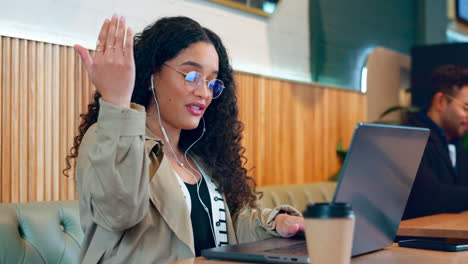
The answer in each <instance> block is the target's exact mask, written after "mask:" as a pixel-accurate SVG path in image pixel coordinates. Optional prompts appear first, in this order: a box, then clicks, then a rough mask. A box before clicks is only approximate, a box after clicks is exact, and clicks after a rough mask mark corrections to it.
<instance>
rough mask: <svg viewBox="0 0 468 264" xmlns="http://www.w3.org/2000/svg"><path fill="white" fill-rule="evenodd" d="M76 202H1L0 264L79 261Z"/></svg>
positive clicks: (79, 236) (80, 231)
mask: <svg viewBox="0 0 468 264" xmlns="http://www.w3.org/2000/svg"><path fill="white" fill-rule="evenodd" d="M82 240H83V231H82V230H81V226H80V222H79V212H78V202H77V201H55V202H37V203H18V204H0V263H18V264H20V263H25V264H26V263H27V264H36V263H38V264H39V263H41V264H42V263H57V264H59V263H67V264H68V263H71V264H73V263H78V258H79V251H80V250H79V248H80V244H81V241H82Z"/></svg>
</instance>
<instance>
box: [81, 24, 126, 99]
mask: <svg viewBox="0 0 468 264" xmlns="http://www.w3.org/2000/svg"><path fill="white" fill-rule="evenodd" d="M74 48H75V50H76V51H77V52H78V53H79V54H80V57H81V60H82V61H83V63H84V64H85V66H86V70H87V71H88V75H89V78H90V80H91V82H92V83H93V84H94V85H95V86H96V89H97V90H98V92H99V93H100V94H101V95H102V98H103V99H104V100H106V101H107V102H109V103H111V104H114V105H118V106H123V107H130V100H131V97H132V92H133V88H134V85H135V62H134V60H133V33H132V30H131V29H130V28H127V27H126V21H125V18H124V17H120V18H119V17H118V16H117V15H114V16H112V19H111V20H110V21H109V20H108V19H106V20H105V21H104V23H103V25H102V27H101V31H100V33H99V37H98V44H97V47H96V52H95V53H93V55H92V56H91V55H90V54H89V52H88V50H87V49H85V48H84V47H82V46H80V45H75V46H74Z"/></svg>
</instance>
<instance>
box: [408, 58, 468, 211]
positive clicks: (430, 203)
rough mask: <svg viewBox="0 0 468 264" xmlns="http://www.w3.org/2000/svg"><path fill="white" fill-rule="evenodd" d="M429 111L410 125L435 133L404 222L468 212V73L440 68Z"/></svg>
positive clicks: (434, 79) (433, 80)
mask: <svg viewBox="0 0 468 264" xmlns="http://www.w3.org/2000/svg"><path fill="white" fill-rule="evenodd" d="M430 88H431V89H432V93H431V94H432V96H431V102H430V106H429V108H428V109H425V111H424V110H423V111H421V112H418V113H412V114H409V116H408V118H407V120H406V125H408V126H417V127H426V128H429V129H430V130H431V134H430V137H429V141H428V143H427V146H426V149H425V151H424V155H423V157H422V160H421V164H420V165H419V170H418V173H417V175H416V179H415V182H414V184H413V189H412V190H411V194H410V197H409V199H408V203H407V206H406V209H405V213H404V215H403V219H408V218H415V217H420V216H426V215H433V214H439V213H458V212H461V211H464V210H468V152H467V151H466V150H464V149H463V147H462V145H461V143H462V142H461V139H462V138H463V136H464V135H465V133H466V131H467V130H468V69H464V68H460V67H458V66H455V65H444V66H441V67H439V68H437V69H436V70H435V71H434V72H433V73H432V76H431V87H430Z"/></svg>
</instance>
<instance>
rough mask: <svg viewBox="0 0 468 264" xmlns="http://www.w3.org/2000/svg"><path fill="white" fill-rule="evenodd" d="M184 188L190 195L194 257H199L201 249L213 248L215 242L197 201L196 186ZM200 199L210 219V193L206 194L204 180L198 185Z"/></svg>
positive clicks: (206, 189) (207, 219) (189, 185)
mask: <svg viewBox="0 0 468 264" xmlns="http://www.w3.org/2000/svg"><path fill="white" fill-rule="evenodd" d="M185 186H187V189H188V191H189V193H190V199H191V200H192V211H191V213H190V219H191V220H192V232H193V240H194V242H195V255H196V256H197V257H198V256H200V255H201V251H202V249H206V248H212V247H215V242H214V240H213V232H212V231H211V224H210V219H209V218H208V214H207V213H206V212H205V209H203V206H202V204H201V203H200V200H199V199H198V195H197V185H196V184H188V183H185ZM200 198H201V199H202V201H203V203H204V204H205V205H206V207H207V208H208V211H209V213H210V217H211V218H212V213H211V201H210V193H209V192H208V187H207V185H206V181H205V180H203V181H202V183H201V185H200ZM211 220H213V219H211Z"/></svg>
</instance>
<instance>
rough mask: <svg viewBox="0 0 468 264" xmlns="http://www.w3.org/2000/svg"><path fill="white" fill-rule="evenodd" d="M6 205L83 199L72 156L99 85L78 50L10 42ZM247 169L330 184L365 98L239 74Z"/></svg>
mask: <svg viewBox="0 0 468 264" xmlns="http://www.w3.org/2000/svg"><path fill="white" fill-rule="evenodd" d="M0 62H1V64H0V78H1V79H0V95H1V98H0V103H1V105H0V116H1V122H0V126H1V131H0V186H1V188H0V202H3V203H8V202H28V201H50V200H67V199H76V193H75V186H74V182H73V181H74V180H73V174H72V177H70V178H66V177H65V176H63V175H62V170H63V169H64V168H65V159H64V158H65V156H66V154H67V153H68V151H69V149H70V147H71V146H72V143H73V137H74V135H75V133H76V130H77V128H78V125H79V123H78V122H79V117H78V116H79V114H80V113H82V112H83V111H84V110H86V108H87V104H88V102H89V100H90V97H91V94H92V91H93V90H94V88H93V86H92V85H91V84H90V82H89V79H88V77H87V74H86V71H85V70H84V68H83V65H82V64H81V61H80V60H79V58H78V56H77V55H76V54H75V53H74V51H73V49H72V48H71V47H64V46H58V45H53V44H48V43H41V42H34V41H28V40H21V39H15V38H8V37H1V36H0ZM235 78H236V80H237V85H238V90H239V95H238V96H239V108H240V118H241V120H242V121H243V122H244V124H245V130H244V132H245V133H244V140H243V143H244V146H245V148H246V149H247V151H246V157H247V158H248V163H247V165H246V166H247V167H248V168H253V169H252V170H251V171H250V175H252V176H254V177H255V179H256V180H257V183H258V184H259V185H275V184H289V183H303V182H313V181H323V180H327V179H328V178H329V177H330V176H331V175H332V174H333V173H335V172H336V171H337V170H338V169H339V162H338V159H337V157H336V154H335V146H336V143H337V142H338V140H339V139H342V140H344V142H345V145H347V144H349V141H350V139H351V136H352V131H353V128H354V126H355V124H356V123H357V122H359V121H363V120H364V118H365V111H366V105H365V96H364V95H361V94H358V93H355V92H350V91H346V90H339V89H332V88H325V87H318V86H314V85H308V84H298V83H294V82H288V81H281V80H274V79H269V78H265V77H261V76H256V75H252V74H245V73H236V75H235Z"/></svg>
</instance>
